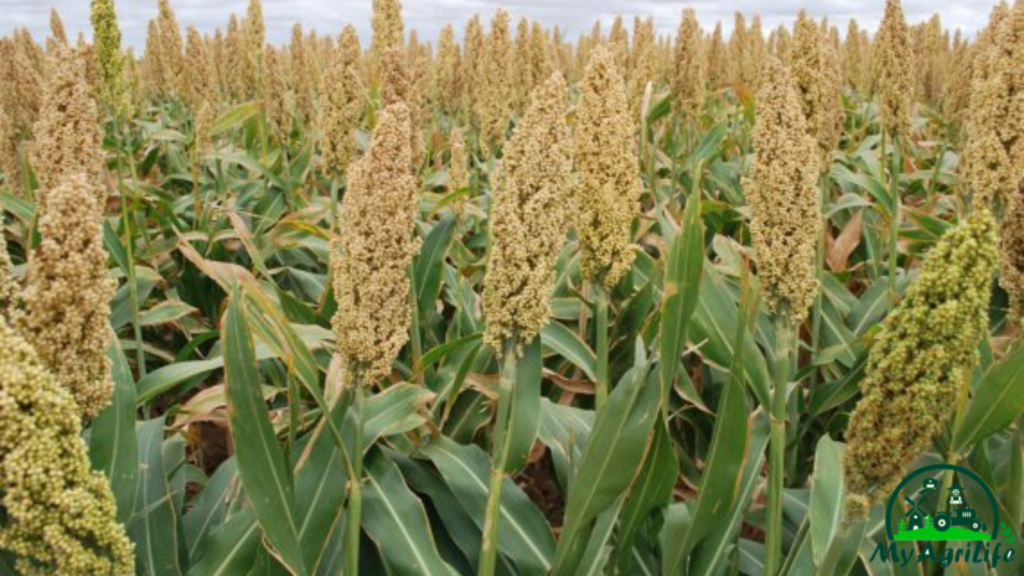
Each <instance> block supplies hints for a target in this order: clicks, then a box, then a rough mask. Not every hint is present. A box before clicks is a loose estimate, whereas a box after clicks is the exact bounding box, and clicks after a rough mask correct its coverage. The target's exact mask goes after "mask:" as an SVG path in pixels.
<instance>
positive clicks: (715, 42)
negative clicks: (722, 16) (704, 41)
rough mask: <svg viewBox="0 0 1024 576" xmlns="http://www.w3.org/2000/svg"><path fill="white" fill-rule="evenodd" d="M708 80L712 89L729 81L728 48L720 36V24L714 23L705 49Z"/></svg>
mask: <svg viewBox="0 0 1024 576" xmlns="http://www.w3.org/2000/svg"><path fill="white" fill-rule="evenodd" d="M707 61H708V80H710V81H711V85H712V86H714V87H718V86H721V85H722V84H725V83H726V82H728V81H729V47H728V45H726V43H725V39H724V37H723V35H722V23H721V22H717V23H715V30H714V32H712V33H711V40H710V41H709V42H708V49H707Z"/></svg>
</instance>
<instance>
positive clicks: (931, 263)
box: [843, 208, 999, 514]
mask: <svg viewBox="0 0 1024 576" xmlns="http://www.w3.org/2000/svg"><path fill="white" fill-rule="evenodd" d="M998 258H999V255H998V252H997V239H996V226H995V222H994V221H993V219H992V216H991V214H990V213H989V212H988V210H987V209H984V208H982V209H977V210H975V212H974V213H973V214H972V215H971V216H970V217H969V218H968V219H967V220H966V221H965V222H962V223H961V224H960V225H959V226H957V227H955V228H952V229H950V230H949V231H948V232H946V234H944V235H943V237H942V238H941V239H940V240H939V242H937V243H936V244H935V246H933V247H932V248H931V250H930V251H929V252H928V254H927V256H926V257H925V260H924V263H923V265H922V267H921V270H920V273H919V275H918V277H917V279H916V280H914V282H913V284H911V285H910V288H909V289H908V290H907V293H906V297H905V298H904V299H903V301H902V302H901V303H900V304H899V306H897V307H896V309H895V310H893V311H892V312H891V313H890V314H889V316H887V317H886V319H885V320H884V321H883V322H882V325H881V329H880V330H879V332H878V334H877V336H875V339H874V341H873V343H872V345H871V349H870V352H869V356H868V367H867V372H866V375H865V377H864V380H863V381H862V382H861V385H860V388H861V392H862V394H863V396H862V398H861V399H860V401H859V402H858V403H857V408H856V409H855V410H854V412H853V414H852V415H851V417H850V422H849V424H848V425H847V428H846V442H847V446H846V452H845V453H844V455H843V471H844V476H845V478H846V486H847V489H848V491H849V493H850V494H851V495H852V496H853V498H854V500H853V501H851V502H848V503H847V512H848V514H852V513H854V512H855V511H854V510H851V509H850V507H856V508H859V509H863V504H864V503H865V502H867V503H876V502H880V501H882V500H883V499H885V498H886V497H888V496H889V494H890V493H891V492H892V489H893V488H894V487H895V486H896V485H897V484H898V483H899V482H900V480H901V479H902V478H903V477H904V476H905V475H906V473H907V471H908V470H909V468H910V466H911V465H912V464H913V462H914V459H915V458H917V456H918V455H920V454H921V452H923V451H924V450H926V449H927V448H928V446H929V445H930V444H931V442H932V439H933V438H934V437H935V436H936V435H938V434H939V433H940V432H941V431H942V429H943V427H944V426H945V424H946V420H947V415H948V414H949V407H950V406H952V405H954V404H955V402H956V400H955V398H956V394H957V390H958V389H959V387H960V386H962V385H963V383H962V380H963V379H964V378H969V377H970V371H971V369H972V368H973V367H974V365H975V363H976V362H977V360H978V345H979V344H980V343H981V341H982V340H983V339H984V338H985V337H986V336H987V334H988V310H989V302H990V295H991V284H992V275H993V273H994V272H995V269H996V265H997V262H998ZM858 499H859V500H860V501H859V502H858V501H857V500H858Z"/></svg>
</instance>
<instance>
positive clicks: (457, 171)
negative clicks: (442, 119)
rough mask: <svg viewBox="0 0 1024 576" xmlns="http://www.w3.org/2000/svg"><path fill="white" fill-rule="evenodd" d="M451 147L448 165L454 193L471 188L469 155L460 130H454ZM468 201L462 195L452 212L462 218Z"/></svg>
mask: <svg viewBox="0 0 1024 576" xmlns="http://www.w3.org/2000/svg"><path fill="white" fill-rule="evenodd" d="M449 146H450V148H451V161H450V163H449V164H448V191H449V192H450V193H453V192H458V191H459V190H465V189H466V188H469V154H468V153H467V152H466V143H465V141H464V140H463V139H462V132H461V131H459V129H458V128H452V136H451V143H450V145H449ZM466 201H467V196H466V195H465V194H460V195H459V196H458V197H457V198H456V199H455V201H454V203H453V204H452V211H453V212H455V213H456V214H457V215H459V216H460V217H461V216H462V214H463V213H464V212H465V207H466Z"/></svg>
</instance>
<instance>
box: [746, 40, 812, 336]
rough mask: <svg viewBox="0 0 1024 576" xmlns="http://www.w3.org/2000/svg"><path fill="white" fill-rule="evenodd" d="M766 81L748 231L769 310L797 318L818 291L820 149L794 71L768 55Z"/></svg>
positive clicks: (800, 319) (750, 190)
mask: <svg viewBox="0 0 1024 576" xmlns="http://www.w3.org/2000/svg"><path fill="white" fill-rule="evenodd" d="M763 80H764V81H763V82H762V86H761V90H760V91H759V92H758V94H757V117H756V120H755V122H754V131H753V134H752V142H753V148H754V154H755V156H754V163H753V167H752V169H751V175H750V179H749V180H745V185H744V190H745V192H746V196H747V203H748V204H749V205H750V210H751V213H752V218H751V223H750V232H751V235H752V236H753V241H754V248H755V250H756V252H757V275H758V278H759V280H760V283H761V290H762V293H763V294H764V296H765V301H766V304H767V307H768V309H769V310H770V311H771V312H773V313H775V314H784V315H787V316H788V317H789V318H790V319H791V320H792V321H793V322H795V323H797V324H799V323H800V322H803V320H804V318H806V317H807V311H808V309H809V308H810V306H811V303H812V302H813V301H814V296H815V294H816V293H817V290H818V281H817V279H816V277H815V272H814V253H815V247H816V246H817V242H818V234H819V233H820V230H821V207H820V202H819V200H818V191H817V187H816V185H815V183H816V181H817V177H818V151H817V147H816V145H815V142H814V139H813V138H812V137H811V136H810V135H809V134H808V133H807V122H806V120H805V119H804V115H803V112H802V111H801V102H800V94H799V88H797V85H796V82H795V81H794V80H793V78H792V76H791V75H790V73H789V71H788V70H787V69H786V68H785V66H783V65H782V63H780V62H779V61H778V60H776V59H775V58H774V57H769V58H768V59H767V66H766V67H765V76H764V79H763Z"/></svg>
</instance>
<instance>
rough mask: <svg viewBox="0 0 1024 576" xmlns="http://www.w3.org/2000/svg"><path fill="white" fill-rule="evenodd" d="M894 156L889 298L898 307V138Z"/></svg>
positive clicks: (891, 183)
mask: <svg viewBox="0 0 1024 576" xmlns="http://www.w3.org/2000/svg"><path fill="white" fill-rule="evenodd" d="M892 156H893V158H892V165H891V170H890V172H889V196H890V198H892V215H891V219H890V225H889V296H890V297H891V299H892V305H893V306H896V304H897V302H898V301H899V292H898V290H897V287H896V270H897V261H898V256H899V242H900V191H899V178H898V176H899V172H898V168H899V159H900V142H899V139H898V138H893V141H892Z"/></svg>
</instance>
